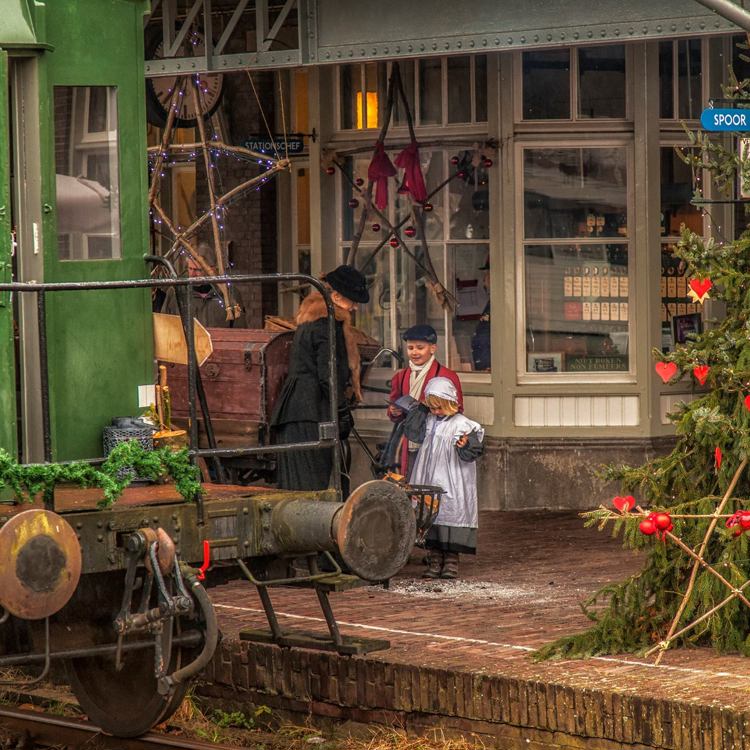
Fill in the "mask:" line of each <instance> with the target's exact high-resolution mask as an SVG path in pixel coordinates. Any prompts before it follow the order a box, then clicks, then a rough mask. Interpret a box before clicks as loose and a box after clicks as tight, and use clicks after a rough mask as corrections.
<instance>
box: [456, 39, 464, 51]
mask: <svg viewBox="0 0 750 750" xmlns="http://www.w3.org/2000/svg"><path fill="white" fill-rule="evenodd" d="M463 46H464V43H463V42H462V41H461V40H460V39H459V40H458V41H457V42H456V48H457V49H461V47H463Z"/></svg>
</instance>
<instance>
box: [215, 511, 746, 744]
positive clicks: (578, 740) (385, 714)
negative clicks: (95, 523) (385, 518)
mask: <svg viewBox="0 0 750 750" xmlns="http://www.w3.org/2000/svg"><path fill="white" fill-rule="evenodd" d="M479 550H480V552H479V555H478V556H477V557H476V558H475V559H472V558H471V557H465V556H462V560H461V579H460V580H458V581H423V580H421V579H420V578H419V576H420V574H421V572H422V565H421V563H420V557H421V554H420V551H419V550H415V551H414V554H413V555H412V558H411V562H410V564H409V565H408V566H407V567H406V568H405V569H404V570H403V571H402V572H401V573H400V574H399V576H398V577H397V578H395V579H393V580H392V581H391V584H390V588H388V589H386V588H383V587H382V586H369V587H365V588H361V589H357V590H354V591H348V592H346V593H345V594H336V593H334V594H331V597H330V598H331V602H332V604H333V608H334V611H335V613H336V616H337V618H338V620H339V625H340V627H341V631H342V633H344V634H345V635H350V636H359V637H363V636H365V637H368V638H385V639H388V640H389V641H390V643H391V647H390V649H388V650H384V651H376V652H373V653H370V654H368V655H367V656H354V657H348V656H339V655H337V654H335V653H328V652H319V651H313V650H304V649H291V650H290V649H281V648H278V647H276V646H272V645H265V644H258V643H251V642H247V641H243V640H241V639H240V631H241V630H242V629H243V628H246V627H252V628H263V627H265V626H266V621H265V617H264V614H263V609H262V606H261V602H260V600H259V598H258V596H257V594H256V593H255V591H254V589H253V588H252V587H251V586H249V585H246V584H243V583H240V582H233V583H230V584H227V585H224V586H221V587H217V588H214V589H213V590H212V597H213V600H214V602H215V603H216V605H217V610H218V612H219V617H220V626H221V628H222V631H223V633H224V641H223V644H222V645H221V647H220V649H219V651H218V652H217V655H216V657H215V659H214V662H213V664H212V665H211V667H210V668H209V670H208V673H207V675H206V678H207V681H206V683H205V684H204V685H203V688H202V689H203V691H204V692H205V693H206V694H208V695H212V696H215V697H223V698H231V699H233V700H247V701H251V702H254V703H256V704H264V705H268V706H270V707H271V708H273V709H275V710H283V711H285V712H294V713H297V714H298V715H299V716H300V717H302V716H307V717H308V718H309V719H310V720H313V721H353V722H367V723H369V722H381V723H386V724H395V725H399V726H402V727H406V728H407V729H409V730H414V731H426V730H433V729H434V730H439V731H441V732H444V733H446V734H448V735H450V733H452V732H456V733H458V732H461V733H476V734H477V735H479V736H480V737H481V738H482V739H483V740H484V741H485V743H486V744H487V745H488V746H495V747H498V748H502V749H503V750H516V749H519V750H520V748H528V749H529V750H542V748H545V749H547V748H591V749H592V750H615V749H617V750H624V748H629V749H633V748H635V749H641V748H669V749H670V750H692V749H693V748H695V749H696V750H730V749H731V750H735V749H736V750H740V749H741V748H750V672H749V671H748V662H747V660H746V659H745V658H743V657H741V656H722V655H718V654H715V653H714V652H712V651H710V650H705V649H692V650H684V649H683V650H674V651H670V652H668V653H667V654H666V655H665V657H664V659H663V660H662V663H661V664H660V665H659V666H658V667H655V666H653V664H651V663H650V662H649V661H648V660H644V659H639V658H636V657H633V656H630V655H621V656H613V657H605V658H593V659H588V660H575V661H570V660H567V661H548V662H541V663H539V662H535V661H534V660H533V658H532V654H533V651H534V650H535V649H536V648H537V647H539V646H541V645H542V644H545V643H547V642H549V641H551V640H553V639H554V638H556V637H557V636H559V635H563V634H567V633H571V632H576V631H578V630H581V629H583V628H585V627H586V624H587V619H586V617H585V616H584V615H583V613H582V611H581V609H580V608H579V606H578V604H579V602H580V601H581V600H583V599H584V598H585V597H586V596H587V595H588V594H589V593H590V592H593V591H595V590H596V589H597V588H599V587H600V586H601V585H602V584H604V583H607V582H610V581H615V580H619V579H621V578H623V577H625V576H627V575H628V574H629V573H631V572H633V571H635V570H637V568H638V564H639V561H638V556H637V554H636V553H634V552H631V551H628V550H623V549H622V548H621V546H620V543H619V541H617V540H612V539H611V538H610V536H609V534H608V532H598V531H596V530H595V529H586V528H584V527H583V525H582V522H581V519H580V518H578V517H577V516H576V515H575V514H572V513H558V512H505V513H493V512H488V513H484V514H482V516H481V519H480V535H479ZM273 600H274V605H275V608H276V612H277V615H278V617H279V622H280V625H281V626H282V627H283V628H290V629H301V630H308V631H309V630H317V631H321V632H322V631H325V621H324V619H323V617H322V615H321V612H320V609H319V606H318V603H317V600H316V598H315V594H314V592H312V591H304V590H302V591H300V590H290V589H276V590H274V591H273Z"/></svg>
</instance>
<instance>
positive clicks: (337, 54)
mask: <svg viewBox="0 0 750 750" xmlns="http://www.w3.org/2000/svg"><path fill="white" fill-rule="evenodd" d="M336 57H341V50H339V51H338V52H337V53H336ZM271 59H272V60H273V58H271Z"/></svg>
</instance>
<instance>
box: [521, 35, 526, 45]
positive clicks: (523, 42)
mask: <svg viewBox="0 0 750 750" xmlns="http://www.w3.org/2000/svg"><path fill="white" fill-rule="evenodd" d="M521 44H526V37H525V36H522V37H521Z"/></svg>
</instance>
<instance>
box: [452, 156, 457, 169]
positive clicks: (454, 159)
mask: <svg viewBox="0 0 750 750" xmlns="http://www.w3.org/2000/svg"><path fill="white" fill-rule="evenodd" d="M451 164H452V165H453V166H454V167H455V166H456V164H458V157H457V156H451Z"/></svg>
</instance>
